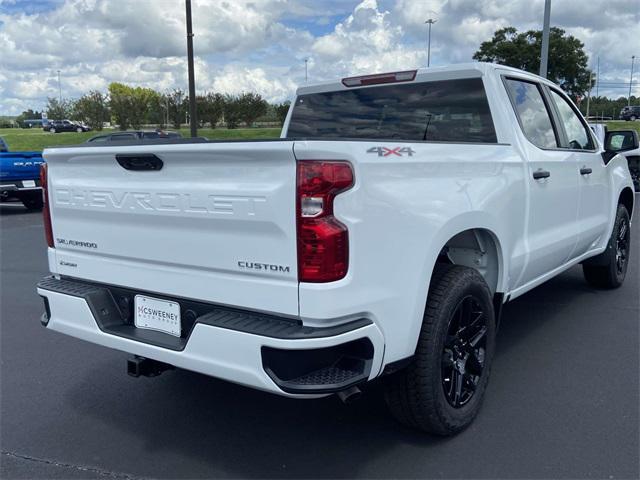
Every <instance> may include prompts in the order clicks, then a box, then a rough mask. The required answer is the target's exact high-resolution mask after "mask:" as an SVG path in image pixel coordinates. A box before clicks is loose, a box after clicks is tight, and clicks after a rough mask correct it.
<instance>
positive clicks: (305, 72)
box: [304, 58, 309, 84]
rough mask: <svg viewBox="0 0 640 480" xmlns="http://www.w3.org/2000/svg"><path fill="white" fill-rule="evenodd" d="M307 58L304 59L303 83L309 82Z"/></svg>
mask: <svg viewBox="0 0 640 480" xmlns="http://www.w3.org/2000/svg"><path fill="white" fill-rule="evenodd" d="M308 63H309V59H308V58H305V59H304V83H305V84H307V83H309V68H308Z"/></svg>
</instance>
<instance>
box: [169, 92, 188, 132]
mask: <svg viewBox="0 0 640 480" xmlns="http://www.w3.org/2000/svg"><path fill="white" fill-rule="evenodd" d="M166 100H167V105H168V108H169V121H170V122H171V123H172V124H173V128H175V129H179V128H180V127H181V126H182V122H184V120H185V115H186V113H187V110H188V108H187V106H188V103H187V101H188V98H187V95H185V93H184V92H183V91H182V90H180V89H175V90H174V91H173V92H171V93H170V94H168V95H167V96H166Z"/></svg>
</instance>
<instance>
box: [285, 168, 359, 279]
mask: <svg viewBox="0 0 640 480" xmlns="http://www.w3.org/2000/svg"><path fill="white" fill-rule="evenodd" d="M297 178H298V183H297V188H298V206H297V211H298V212H297V215H298V279H299V280H300V281H301V282H333V281H335V280H340V279H341V278H344V276H345V275H346V274H347V269H348V267H349V232H348V231H347V227H346V226H344V225H343V224H342V223H341V222H339V221H338V220H337V219H336V218H335V217H334V216H333V200H334V198H335V197H336V195H338V194H339V193H341V192H344V191H345V190H348V189H349V188H351V187H352V186H353V170H352V168H351V165H350V164H349V163H346V162H334V161H318V160H313V161H300V162H298V173H297Z"/></svg>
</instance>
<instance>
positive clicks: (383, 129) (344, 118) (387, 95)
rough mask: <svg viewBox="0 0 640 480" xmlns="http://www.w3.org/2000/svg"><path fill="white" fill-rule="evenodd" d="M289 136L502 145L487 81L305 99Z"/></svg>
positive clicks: (392, 87) (298, 102) (293, 118)
mask: <svg viewBox="0 0 640 480" xmlns="http://www.w3.org/2000/svg"><path fill="white" fill-rule="evenodd" d="M287 138H308V139H313V138H337V139H396V140H405V141H412V142H418V141H435V142H456V143H465V142H473V143H497V137H496V132H495V128H494V124H493V119H492V117H491V111H490V109H489V103H488V101H487V96H486V93H485V89H484V85H483V82H482V79H481V78H468V79H456V80H441V81H431V82H418V83H411V84H394V85H385V86H376V87H365V88H353V89H348V90H339V91H333V92H322V93H312V94H306V95H300V96H298V97H297V98H296V101H295V105H294V108H293V112H292V115H291V120H290V122H289V128H288V130H287Z"/></svg>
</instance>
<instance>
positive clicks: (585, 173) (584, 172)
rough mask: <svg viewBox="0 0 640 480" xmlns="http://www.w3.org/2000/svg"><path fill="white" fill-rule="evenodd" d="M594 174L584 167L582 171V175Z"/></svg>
mask: <svg viewBox="0 0 640 480" xmlns="http://www.w3.org/2000/svg"><path fill="white" fill-rule="evenodd" d="M592 172H593V170H592V169H590V168H589V167H582V168H581V169H580V175H591V173H592Z"/></svg>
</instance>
